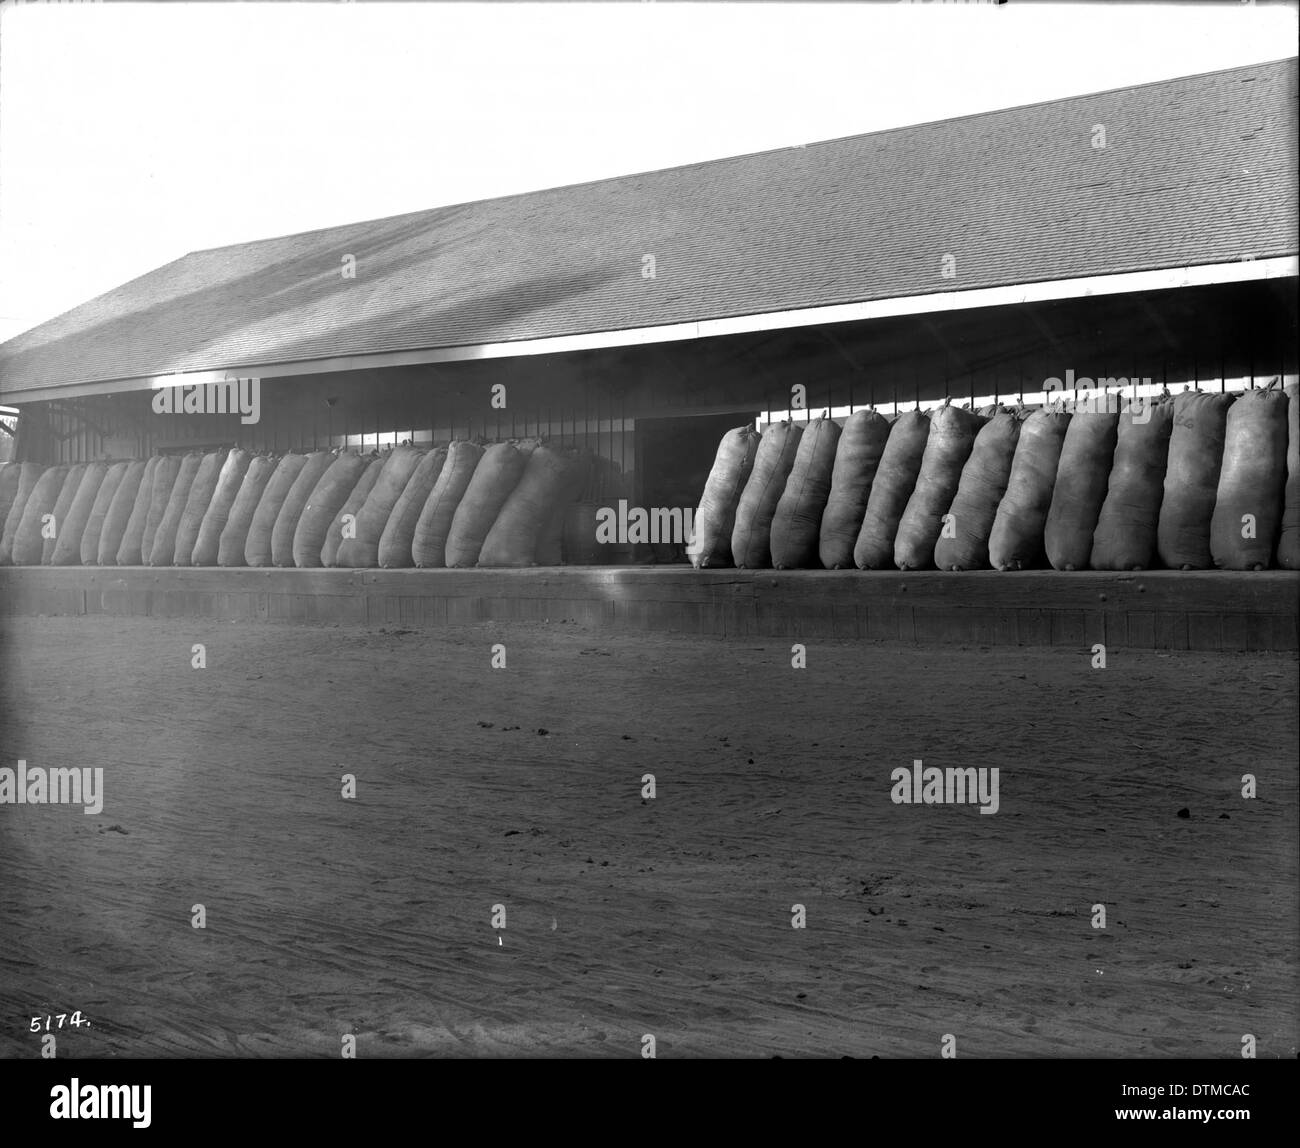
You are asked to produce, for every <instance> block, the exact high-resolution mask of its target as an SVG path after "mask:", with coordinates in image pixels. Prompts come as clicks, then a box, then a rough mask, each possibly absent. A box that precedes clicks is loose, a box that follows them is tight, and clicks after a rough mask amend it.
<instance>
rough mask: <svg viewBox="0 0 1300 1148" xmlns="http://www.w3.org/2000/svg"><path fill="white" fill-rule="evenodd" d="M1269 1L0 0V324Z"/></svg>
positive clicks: (706, 151)
mask: <svg viewBox="0 0 1300 1148" xmlns="http://www.w3.org/2000/svg"><path fill="white" fill-rule="evenodd" d="M1296 35H1297V20H1296V9H1295V7H1294V6H1293V5H1278V6H1271V5H1262V4H1261V5H1255V4H1242V3H1224V4H1214V5H1209V4H1198V5H1194V6H1174V5H1168V4H1162V5H1156V6H1147V5H1138V4H1118V3H1112V4H1104V5H1092V4H1063V5H1054V4H1026V3H1023V2H1019V0H1012V2H1011V3H1009V4H1006V5H1004V6H987V5H966V6H962V5H955V4H951V3H948V4H943V5H940V4H888V3H879V4H827V5H809V4H797V5H796V4H789V5H786V4H743V5H742V4H698V5H697V4H689V5H687V4H662V3H640V4H638V3H629V4H555V5H542V4H538V5H531V4H529V5H525V4H495V5H486V4H485V5H477V4H453V5H440V4H432V3H429V4H414V3H410V4H379V3H373V4H372V3H319V4H301V3H294V4H274V3H260V4H234V5H231V4H219V5H218V4H213V5H207V4H188V3H187V4H139V5H137V4H115V3H111V4H92V3H82V4H77V3H72V4H69V3H62V4H58V3H26V4H18V5H16V6H15V5H14V4H13V3H12V0H5V2H4V3H3V6H2V7H0V340H2V339H5V338H8V337H10V336H12V335H14V334H17V333H18V332H19V331H22V330H25V329H26V328H27V327H31V326H34V325H35V324H37V323H39V322H43V321H44V320H45V319H48V318H50V317H52V316H53V315H56V314H58V313H60V312H62V311H66V310H68V309H69V308H71V307H73V306H76V305H77V304H78V303H81V302H84V301H85V300H87V299H89V298H92V297H93V296H95V295H98V294H100V293H102V292H104V291H107V290H109V289H110V288H112V287H115V286H117V285H118V284H120V283H122V282H125V281H126V280H128V279H132V278H134V277H136V276H138V275H142V274H144V273H145V272H147V271H149V270H151V269H152V268H154V267H157V266H159V265H161V264H163V263H166V262H169V261H170V260H172V259H175V258H177V257H179V256H181V255H183V254H185V253H186V252H187V251H193V250H198V249H201V248H206V247H216V246H220V245H222V244H227V243H237V242H241V241H243V240H248V239H258V238H263V237H266V236H271V235H283V234H288V233H290V232H295V231H306V230H310V229H312V228H317V227H325V226H329V225H331V224H337V223H347V222H351V221H355V220H360V219H371V218H377V217H380V216H384V215H394V214H398V213H400V212H405V211H414V210H418V209H420V208H426V207H436V206H439V205H442V204H448V203H461V202H465V201H468V200H474V199H483V198H487V197H490V196H497V195H507V194H510V193H513V192H519V191H529V190H533V189H536V188H543V187H554V186H557V185H560V184H566V183H576V182H581V181H584V180H589V179H599V178H603V177H605V176H614V175H624V174H627V173H630V172H637V171H649V170H653V169H656V168H662V167H671V166H675V165H677V164H683V163H691V162H695V161H698V160H706V159H716V158H719V157H721V156H728V155H739V154H743V153H746V152H753V151H761V150H764V149H768V148H776V147H785V146H789V145H791V144H797V143H808V142H812V141H814V140H822V139H833V138H836V137H838V136H846V135H854V134H857V133H860V132H867V131H875V130H878V129H881V128H887V127H895V126H897V125H900V124H909V123H919V122H923V121H926V120H934V119H943V118H946V117H949V116H954V115H964V114H967V113H970V112H978V111H987V110H989V109H993V108H1000V107H1009V106H1013V105H1016V104H1025V103H1032V102H1035V101H1038V100H1046V99H1054V98H1057V97H1060V96H1067V95H1076V94H1079V93H1083V92H1093V91H1101V90H1104V89H1107V88H1114V87H1121V86H1123V85H1126V84H1133V83H1142V82H1145V81H1150V80H1160V79H1167V78H1169V77H1172V76H1181V75H1190V74H1193V73H1196V72H1205V71H1213V70H1216V69H1219V68H1228V67H1233V66H1236V65H1240V64H1248V63H1255V62H1259V61H1263V60H1271V59H1277V58H1280V57H1283V56H1288V55H1294V54H1295V52H1296Z"/></svg>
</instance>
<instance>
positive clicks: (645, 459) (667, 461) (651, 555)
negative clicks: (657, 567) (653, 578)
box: [632, 410, 758, 564]
mask: <svg viewBox="0 0 1300 1148" xmlns="http://www.w3.org/2000/svg"><path fill="white" fill-rule="evenodd" d="M757 417H758V412H757V411H752V410H749V411H731V412H727V413H725V414H720V415H719V414H714V415H689V416H684V417H676V418H665V419H637V420H636V472H637V479H638V481H637V484H636V499H637V502H636V505H638V506H642V507H645V508H647V509H649V508H651V507H670V508H671V507H675V506H676V507H681V508H682V510H683V511H685V510H686V509H687V508H690V509H691V510H692V511H694V510H695V508H696V507H697V506H698V505H699V501H700V494H701V493H702V492H703V491H704V483H705V480H706V479H707V478H708V477H709V470H710V468H711V467H712V466H713V458H714V455H716V454H717V453H718V443H719V442H720V441H721V439H722V436H723V435H724V434H726V433H727V431H729V430H731V429H732V428H734V427H739V426H751V427H752V426H753V425H754V420H755V419H756V418H757ZM632 550H633V552H632V560H633V561H634V562H641V563H646V564H650V563H673V562H686V561H688V559H687V557H686V548H685V546H683V545H678V544H674V543H669V542H660V543H655V544H651V543H646V544H644V545H638V546H634V547H633V548H632Z"/></svg>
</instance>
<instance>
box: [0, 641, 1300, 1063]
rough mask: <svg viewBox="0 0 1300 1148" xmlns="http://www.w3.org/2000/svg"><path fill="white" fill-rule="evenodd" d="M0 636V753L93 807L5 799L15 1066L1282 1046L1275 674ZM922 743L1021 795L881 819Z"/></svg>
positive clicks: (1292, 839)
mask: <svg viewBox="0 0 1300 1148" xmlns="http://www.w3.org/2000/svg"><path fill="white" fill-rule="evenodd" d="M0 640H2V641H3V643H4V645H3V662H2V663H0V664H2V666H3V673H4V679H3V684H2V686H0V706H2V709H0V715H2V717H0V766H5V767H10V768H13V767H15V766H16V763H17V759H19V758H23V759H25V760H26V762H27V764H28V766H29V767H44V768H51V767H56V766H102V767H103V769H104V787H105V793H106V796H105V803H104V808H103V812H102V813H101V814H99V815H98V816H87V815H85V814H84V813H83V812H82V810H81V808H80V807H69V806H58V805H45V806H32V805H24V806H18V805H7V804H6V805H0V1014H2V1015H3V1017H4V1018H5V1019H4V1022H3V1025H2V1026H0V1055H2V1056H7V1057H34V1056H38V1055H39V1054H40V1043H39V1042H40V1036H38V1035H36V1034H32V1033H30V1032H29V1031H28V1029H29V1025H30V1021H31V1018H32V1017H35V1016H39V1017H40V1018H41V1020H40V1022H39V1024H40V1026H41V1036H43V1035H44V1024H45V1020H44V1018H45V1016H46V1015H47V1014H50V1015H55V1016H56V1021H55V1026H56V1025H57V1014H59V1013H65V1014H66V1013H71V1012H72V1011H73V1010H75V1009H79V1010H81V1012H82V1015H83V1017H84V1018H85V1019H88V1020H89V1021H90V1022H91V1023H90V1024H89V1025H83V1026H82V1027H80V1028H76V1029H73V1028H70V1027H66V1026H65V1028H64V1029H63V1031H62V1032H59V1031H58V1030H57V1027H53V1028H52V1031H54V1032H55V1035H56V1037H57V1039H58V1055H59V1056H60V1057H85V1056H95V1057H147V1056H162V1057H194V1056H203V1057H211V1056H245V1057H285V1056H329V1057H337V1056H338V1055H339V1054H340V1048H341V1041H342V1038H343V1036H344V1034H349V1033H351V1034H354V1035H355V1037H356V1042H357V1053H358V1055H360V1056H363V1057H386V1056H387V1057H393V1056H496V1057H517V1056H533V1057H540V1056H568V1057H572V1056H624V1057H636V1056H639V1055H641V1050H642V1038H643V1036H645V1035H653V1036H654V1038H655V1042H656V1043H655V1051H656V1054H657V1055H658V1056H659V1057H702V1056H746V1057H770V1056H773V1055H777V1054H779V1055H782V1056H786V1057H793V1056H834V1057H838V1056H844V1055H850V1056H855V1057H868V1056H873V1055H874V1056H880V1057H937V1056H938V1055H939V1053H940V1047H941V1042H942V1041H943V1040H944V1038H945V1036H946V1035H949V1034H950V1035H951V1036H953V1037H955V1039H956V1052H957V1054H958V1055H959V1056H970V1057H1045V1056H1066V1057H1069V1056H1100V1057H1167V1058H1177V1057H1194V1056H1195V1057H1202V1056H1203V1057H1224V1058H1234V1057H1239V1056H1240V1050H1241V1039H1242V1036H1243V1035H1244V1034H1247V1033H1250V1034H1253V1035H1254V1036H1255V1037H1256V1039H1257V1042H1258V1046H1257V1047H1258V1055H1259V1056H1260V1057H1294V1056H1295V1055H1296V1052H1297V1027H1298V1026H1297V1016H1298V1013H1300V1009H1298V993H1297V952H1296V939H1297V933H1298V926H1300V910H1298V904H1297V901H1298V899H1297V889H1298V888H1300V874H1298V872H1297V840H1298V829H1297V805H1298V799H1297V743H1298V738H1300V732H1298V729H1297V713H1298V708H1297V664H1296V659H1295V658H1294V657H1293V656H1289V655H1287V656H1282V655H1267V654H1261V655H1210V654H1188V653H1179V654H1157V653H1151V652H1145V653H1143V652H1127V651H1122V650H1111V651H1110V652H1109V660H1108V665H1107V667H1106V668H1105V669H1093V668H1092V666H1091V664H1090V661H1091V655H1090V653H1089V652H1088V651H1085V650H1080V651H1078V652H1074V651H1070V650H1061V649H995V650H988V649H981V648H973V649H957V648H936V647H929V648H917V647H908V646H900V645H893V644H887V643H880V642H815V643H812V644H810V645H809V647H808V650H807V668H806V669H793V668H792V667H791V652H790V644H789V643H788V642H782V641H780V640H777V639H737V640H718V639H703V638H688V637H672V636H635V635H618V634H611V633H607V632H602V631H596V630H585V629H582V628H580V627H577V626H574V625H562V624H551V625H541V624H538V625H528V626H522V625H516V626H510V627H502V626H498V625H469V626H459V627H455V628H447V629H443V630H438V631H420V632H416V631H409V630H394V629H387V630H383V629H370V630H366V629H350V628H346V627H330V628H326V627H321V628H313V627H299V626H279V625H266V624H261V625H258V624H246V623H216V622H203V621H189V622H177V621H166V620H154V619H127V618H106V617H81V618H22V619H8V620H5V621H4V622H3V623H0ZM195 643H202V644H203V646H204V647H205V648H206V662H207V665H206V668H203V669H195V668H192V667H191V659H192V657H193V655H192V652H191V650H192V646H193V645H194V644H195ZM494 643H503V644H504V645H505V648H506V659H507V663H506V668H505V669H493V668H492V666H491V664H490V663H491V657H492V645H493V644H494ZM917 758H920V759H923V761H924V763H925V765H926V766H932V765H934V766H940V767H947V766H961V767H965V766H975V767H993V766H996V767H998V768H999V770H1000V775H999V777H1000V782H999V789H1000V808H999V809H998V812H997V813H996V814H995V815H992V816H989V815H982V814H980V813H979V810H978V808H977V807H976V806H973V805H965V806H952V805H933V806H926V805H920V806H916V805H898V804H894V803H893V802H892V801H891V799H890V791H891V780H890V774H891V772H892V771H893V770H894V769H895V768H898V767H900V766H901V767H909V766H910V765H911V763H912V761H913V760H914V759H917ZM345 773H350V774H353V775H355V778H356V796H355V799H351V800H346V799H344V798H343V797H342V796H341V787H342V780H341V779H342V777H343V775H344V774H345ZM647 773H649V774H653V775H654V781H655V790H656V795H655V797H654V798H653V799H649V800H645V799H643V798H642V795H641V791H642V785H643V781H642V776H643V775H644V774H647ZM1246 773H1250V774H1254V775H1255V776H1256V777H1257V779H1258V796H1257V797H1256V798H1255V799H1254V800H1246V799H1243V797H1242V795H1241V789H1242V775H1243V774H1246ZM1180 810H1185V811H1186V813H1187V815H1186V816H1180ZM197 904H201V905H203V906H204V909H205V912H206V928H203V929H196V928H194V927H192V924H191V914H192V907H193V906H195V905H197ZM1096 904H1103V905H1104V906H1105V910H1106V927H1105V929H1104V930H1103V929H1095V928H1093V919H1094V911H1093V906H1094V905H1096ZM498 905H500V906H504V908H505V913H506V920H505V927H504V928H500V929H497V928H494V927H493V922H492V917H493V912H494V908H493V907H494V906H498ZM795 905H802V906H804V908H805V913H806V927H805V928H802V929H798V928H792V927H791V923H792V919H793V913H794V910H793V908H792V907H793V906H795Z"/></svg>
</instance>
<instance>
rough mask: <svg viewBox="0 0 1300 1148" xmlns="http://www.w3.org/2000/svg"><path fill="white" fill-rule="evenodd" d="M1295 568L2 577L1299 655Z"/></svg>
mask: <svg viewBox="0 0 1300 1148" xmlns="http://www.w3.org/2000/svg"><path fill="white" fill-rule="evenodd" d="M1298 606H1300V580H1298V579H1297V577H1296V574H1295V573H1294V572H1292V571H1286V570H1281V571H1262V572H1249V573H1233V572H1228V571H1166V570H1159V571H1149V572H1143V573H1137V574H1116V573H1107V572H1101V571H1082V572H1079V573H1073V574H1066V573H1060V572H1057V571H1054V570H1029V571H1022V572H1018V573H1012V572H1006V573H998V572H995V571H980V572H970V573H963V574H953V573H944V572H939V571H931V572H927V571H911V572H907V573H900V572H884V571H880V572H870V573H868V572H861V571H859V572H845V571H828V570H787V571H776V570H760V571H753V570H701V571H695V570H690V569H686V568H681V567H585V568H584V567H534V568H531V569H524V570H294V569H283V570H282V569H202V568H188V569H172V568H157V569H155V568H150V567H116V568H103V569H100V568H94V567H75V566H74V567H61V568H52V567H23V568H9V569H0V613H3V614H7V615H28V616H31V615H42V614H43V615H84V614H110V615H120V616H128V617H152V618H186V617H196V618H211V619H217V620H223V621H239V622H280V623H305V624H311V625H329V624H342V625H369V626H379V625H399V626H406V627H411V628H416V629H421V628H436V627H439V626H445V625H456V624H462V623H474V622H500V623H510V622H549V623H551V624H555V625H559V624H562V623H565V622H570V621H571V622H578V623H582V624H585V625H589V626H593V627H601V628H610V629H615V630H622V631H659V632H673V633H682V634H696V635H711V636H717V637H772V638H789V639H790V640H791V641H802V642H807V641H810V640H816V639H835V638H843V639H866V640H879V641H902V642H908V643H916V644H920V645H953V644H955V645H975V646H1017V645H1018V646H1062V647H1072V648H1077V649H1079V650H1081V651H1085V650H1089V649H1090V648H1091V647H1092V646H1093V645H1094V644H1095V643H1099V642H1100V643H1102V644H1104V645H1106V646H1107V648H1108V651H1109V650H1111V649H1112V648H1113V649H1124V648H1133V649H1144V650H1204V651H1224V652H1239V651H1260V650H1281V651H1294V650H1297V649H1300V622H1298V615H1300V609H1298Z"/></svg>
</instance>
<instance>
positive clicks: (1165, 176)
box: [0, 59, 1300, 562]
mask: <svg viewBox="0 0 1300 1148" xmlns="http://www.w3.org/2000/svg"><path fill="white" fill-rule="evenodd" d="M1296 72H1297V68H1296V60H1295V59H1288V60H1281V61H1276V62H1272V63H1267V64H1260V65H1252V66H1249V67H1242V68H1234V69H1230V70H1227V71H1222V72H1215V73H1209V74H1205V75H1197V76H1190V77H1185V78H1180V79H1174V80H1168V81H1162V82H1159V83H1152V84H1144V85H1140V86H1135V87H1129V88H1123V89H1117V90H1114V91H1109V92H1102V93H1097V94H1092V95H1084V96H1078V97H1072V98H1069V99H1063V100H1054V101H1051V102H1046V103H1041V104H1035V105H1030V106H1026V107H1019V108H1013V109H1008V110H1003V111H996V112H989V113H982V114H978V115H972V116H965V117H960V118H957V119H951V120H945V121H941V122H937V123H928V124H921V125H916V126H910V127H903V128H897V129H891V130H888V131H881V132H873V133H870V134H867V135H861V136H854V137H849V138H846V139H839V140H832V141H828V142H823V143H812V144H808V145H806V146H799V147H793V148H786V149H781V150H777V151H771V152H764V153H759V154H755V155H748V156H740V157H735V158H729V159H722V160H717V161H713V162H708V163H699V164H693V165H690V166H686V167H680V168H673V169H668V170H664V171H657V172H650V173H646V174H641V175H634V176H624V177H619V178H614V179H607V180H601V181H598V182H594V183H587V184H580V185H575V186H571V187H561V188H555V189H550V190H545V191H538V192H531V193H527V194H523V195H513V196H506V197H502V198H499V199H492V200H485V201H482V202H478V203H470V204H462V205H457V206H452V207H443V208H436V209H432V210H428V211H421V212H416V213H412V214H409V215H402V216H396V217H393V218H388V219H381V220H375V221H369V222H363V223H357V224H350V225H347V226H341V227H332V228H326V229H323V230H318V231H312V232H306V233H303V234H298V235H291V236H286V237H283V238H277V239H267V240H260V241H256V242H250V243H244V244H239V245H235V246H232V247H224V248H218V249H213V250H209V251H198V252H193V253H191V254H189V255H186V256H184V257H183V258H181V259H178V260H176V261H175V262H173V263H170V264H168V265H166V266H164V267H161V268H159V269H157V270H155V271H153V272H150V273H149V274H147V275H144V276H142V277H140V278H138V279H136V280H133V281H131V282H130V283H127V284H124V285H123V286H121V287H119V288H117V289H116V290H113V291H110V292H108V293H107V294H105V295H102V296H100V297H99V298H97V299H94V300H92V301H90V302H88V303H85V304H83V305H81V306H79V307H77V308H74V309H73V310H72V311H69V312H67V313H66V314H64V315H61V316H59V317H57V318H55V319H52V320H50V321H48V322H46V323H44V324H42V325H40V326H38V327H36V328H34V329H32V330H30V331H27V332H25V333H23V334H21V335H19V336H17V337H16V338H14V339H11V340H10V341H8V342H7V343H5V344H3V345H2V346H0V404H4V405H7V406H10V407H12V408H15V409H16V410H17V411H18V412H19V413H18V416H17V428H16V432H14V433H15V438H16V441H15V443H14V457H15V458H17V459H20V460H29V461H33V462H40V463H46V464H54V463H71V462H78V461H85V460H88V459H93V458H104V457H116V458H122V457H130V456H144V455H148V454H151V453H155V452H160V451H161V452H179V451H189V450H194V449H198V448H208V447H216V446H219V445H234V444H238V445H240V446H242V447H244V448H246V449H250V450H255V451H269V452H279V451H285V450H290V449H293V450H309V449H319V448H322V447H327V446H331V447H332V446H351V447H358V448H361V449H363V450H370V449H372V448H375V447H383V446H385V445H390V444H395V443H400V442H404V441H410V442H412V443H414V444H417V445H428V444H430V443H445V442H448V441H450V440H452V439H456V438H473V439H477V440H479V441H481V442H494V441H501V440H504V439H509V438H518V437H526V436H537V437H543V438H547V439H549V440H551V441H553V442H556V443H561V444H566V445H573V444H577V445H585V446H587V447H588V448H590V449H591V450H592V451H593V452H595V454H596V455H597V456H598V457H599V460H600V464H601V465H599V466H598V467H597V468H596V469H595V471H594V472H593V477H592V479H591V483H590V485H589V489H588V490H587V491H586V492H585V500H586V501H588V502H590V503H592V504H596V505H607V504H611V503H613V502H614V500H617V499H620V498H625V499H627V500H629V502H631V503H634V504H636V505H641V506H657V507H683V508H687V507H691V506H693V505H694V504H695V502H696V500H697V499H698V497H699V494H700V491H701V489H702V487H703V484H704V480H705V477H706V476H707V474H708V471H709V467H710V465H711V463H712V460H713V455H714V451H715V449H716V447H717V443H718V440H719V438H720V436H721V434H722V433H723V432H724V431H725V430H726V429H728V428H730V427H734V426H737V425H740V424H744V423H754V422H756V421H757V422H758V423H759V424H760V425H761V424H762V423H764V422H766V421H769V420H771V419H772V418H777V417H782V416H784V415H786V414H787V413H788V412H793V413H794V416H795V417H804V418H808V417H812V416H813V415H814V414H818V413H821V411H823V410H830V411H832V412H833V413H834V414H836V415H839V414H843V413H847V412H848V411H850V410H853V409H856V408H858V407H861V406H863V405H866V404H872V405H874V406H876V407H877V409H879V410H882V411H883V412H884V413H890V412H891V411H893V410H897V409H900V408H906V407H910V406H913V405H916V406H922V407H924V406H928V405H932V404H935V403H938V402H942V401H943V400H944V399H951V400H953V401H956V402H961V403H975V404H978V403H981V402H984V401H987V400H990V399H994V398H997V399H1002V400H1006V401H1017V400H1020V399H1022V398H1023V399H1024V400H1026V401H1033V400H1034V398H1035V397H1040V396H1041V393H1042V392H1043V390H1044V386H1045V382H1046V380H1048V379H1052V378H1057V379H1063V378H1075V379H1078V378H1087V379H1091V380H1098V381H1103V380H1104V381H1106V382H1107V383H1109V385H1111V386H1112V387H1118V388H1122V387H1124V386H1132V385H1134V384H1138V385H1141V386H1143V387H1145V388H1146V390H1147V391H1148V392H1150V391H1151V390H1158V389H1160V388H1162V387H1168V388H1170V389H1172V390H1177V389H1182V387H1184V386H1185V385H1188V384H1192V385H1198V386H1201V387H1207V386H1208V387H1211V388H1214V389H1237V388H1241V387H1247V386H1252V385H1254V383H1255V381H1256V380H1262V379H1272V378H1275V377H1278V376H1286V377H1291V378H1293V377H1294V376H1295V375H1296V372H1297V359H1296V355H1297V351H1296V345H1297V310H1296V281H1297V266H1298V263H1297V253H1298V252H1300V243H1298V241H1297V207H1298V205H1297V186H1296V155H1295V138H1294V126H1295V108H1296V80H1297V75H1296ZM1139 381H1140V383H1139ZM177 387H184V388H185V389H184V390H182V391H179V392H176V391H173V390H172V388H177ZM241 398H242V399H243V403H244V406H243V409H242V411H241V409H240V405H239V404H240V399H241ZM187 402H188V404H189V405H188V407H187V406H186V403H187ZM214 410H215V411H217V413H213V411H214ZM187 411H188V413H187ZM160 412H161V413H160ZM602 557H603V560H605V561H609V562H627V561H632V560H636V559H640V560H645V559H647V558H650V557H658V558H659V560H661V561H663V560H672V559H676V560H680V559H681V555H680V553H669V552H666V551H663V550H659V551H657V552H656V553H655V554H654V555H650V554H645V553H642V554H636V553H633V552H632V551H631V550H630V549H628V548H618V549H614V550H607V551H606V552H605V553H604V555H603V556H602Z"/></svg>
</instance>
